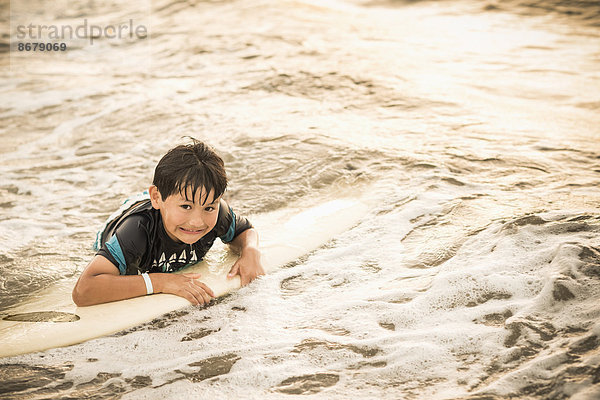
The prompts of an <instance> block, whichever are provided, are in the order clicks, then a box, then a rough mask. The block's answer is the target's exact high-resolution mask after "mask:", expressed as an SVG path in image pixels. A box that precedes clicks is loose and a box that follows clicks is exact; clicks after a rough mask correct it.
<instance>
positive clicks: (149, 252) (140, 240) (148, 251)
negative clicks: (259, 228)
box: [97, 200, 252, 275]
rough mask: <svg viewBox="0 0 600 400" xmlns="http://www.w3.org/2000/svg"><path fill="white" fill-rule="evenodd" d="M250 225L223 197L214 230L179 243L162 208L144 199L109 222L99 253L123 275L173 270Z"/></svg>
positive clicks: (230, 238) (103, 233) (196, 259)
mask: <svg viewBox="0 0 600 400" xmlns="http://www.w3.org/2000/svg"><path fill="white" fill-rule="evenodd" d="M249 228H252V224H250V222H249V221H248V220H247V219H246V218H244V217H239V216H236V215H235V214H234V213H233V210H232V209H231V207H229V205H228V204H227V203H226V202H225V200H221V203H220V208H219V216H218V217H217V223H216V225H215V227H214V228H213V229H212V230H211V231H210V232H208V233H207V234H206V235H204V236H203V237H202V238H201V239H200V240H198V241H197V242H196V243H194V244H186V243H182V242H176V241H174V240H173V239H171V238H170V237H169V236H168V235H167V232H166V231H165V228H164V227H163V222H162V218H161V215H160V211H159V210H156V209H154V208H153V207H152V204H151V203H150V200H144V201H141V202H137V203H135V204H133V205H132V206H131V207H129V208H128V209H126V210H125V211H124V212H123V213H122V214H121V215H120V216H118V217H116V218H114V219H112V220H111V221H109V222H108V223H107V225H106V226H105V228H104V230H103V231H102V232H101V233H100V236H99V239H100V242H99V243H101V244H102V245H101V247H100V250H99V251H98V253H97V254H99V255H101V256H103V257H106V258H107V259H108V260H110V262H112V263H113V264H114V265H115V266H116V267H117V268H118V269H119V272H120V273H121V275H136V274H141V273H144V272H173V271H177V270H179V269H181V268H183V267H185V266H187V265H190V264H194V263H196V262H198V261H200V260H202V258H203V257H204V255H205V254H206V252H207V251H208V250H209V249H210V247H211V246H212V244H213V243H214V241H215V239H216V238H217V237H219V238H220V239H221V240H222V241H223V242H224V243H229V242H231V241H232V240H233V239H235V237H237V236H238V235H239V234H240V233H242V232H243V231H245V230H246V229H249Z"/></svg>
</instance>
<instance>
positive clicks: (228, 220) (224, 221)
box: [216, 200, 252, 243]
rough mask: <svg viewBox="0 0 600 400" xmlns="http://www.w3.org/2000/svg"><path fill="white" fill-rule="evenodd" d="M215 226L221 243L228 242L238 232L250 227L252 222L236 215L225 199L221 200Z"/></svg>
mask: <svg viewBox="0 0 600 400" xmlns="http://www.w3.org/2000/svg"><path fill="white" fill-rule="evenodd" d="M216 228H217V231H216V233H217V236H219V238H220V239H221V240H222V241H223V243H230V242H232V241H233V239H235V238H236V237H237V236H238V235H239V234H240V233H242V232H244V231H245V230H246V229H250V228H252V224H251V223H250V221H248V219H247V218H245V217H242V216H239V215H236V214H235V213H234V212H233V209H232V208H231V207H229V204H227V202H226V201H225V200H221V204H220V209H219V217H218V219H217V224H216Z"/></svg>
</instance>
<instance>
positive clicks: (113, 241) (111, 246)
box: [106, 235, 127, 275]
mask: <svg viewBox="0 0 600 400" xmlns="http://www.w3.org/2000/svg"><path fill="white" fill-rule="evenodd" d="M106 248H107V249H108V251H109V252H110V254H111V255H112V256H113V257H114V258H115V260H117V263H119V265H118V267H119V273H120V274H121V275H125V273H126V272H127V263H126V262H125V256H124V255H123V250H121V245H120V244H119V241H118V240H117V235H112V237H111V238H110V240H109V241H108V242H106Z"/></svg>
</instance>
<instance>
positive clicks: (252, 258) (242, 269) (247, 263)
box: [227, 247, 265, 286]
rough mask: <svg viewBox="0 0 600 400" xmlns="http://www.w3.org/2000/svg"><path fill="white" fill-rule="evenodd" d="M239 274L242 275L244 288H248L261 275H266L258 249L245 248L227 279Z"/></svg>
mask: <svg viewBox="0 0 600 400" xmlns="http://www.w3.org/2000/svg"><path fill="white" fill-rule="evenodd" d="M238 274H239V275H240V279H241V281H242V286H246V285H247V284H249V283H250V282H252V281H253V280H254V279H256V278H257V277H258V276H259V275H264V274H265V270H264V269H263V266H262V263H261V261H260V250H258V249H257V248H256V247H246V248H244V250H243V251H242V254H241V255H240V258H239V259H238V260H237V261H236V262H235V264H233V267H231V270H230V271H229V274H228V275H227V278H233V277H234V276H235V275H238Z"/></svg>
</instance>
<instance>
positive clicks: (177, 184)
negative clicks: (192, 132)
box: [152, 138, 227, 204]
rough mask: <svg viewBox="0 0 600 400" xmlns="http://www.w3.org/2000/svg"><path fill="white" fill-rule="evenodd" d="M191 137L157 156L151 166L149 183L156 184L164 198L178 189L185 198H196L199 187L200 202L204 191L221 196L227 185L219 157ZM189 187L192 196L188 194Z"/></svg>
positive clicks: (203, 202)
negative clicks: (152, 176) (156, 163)
mask: <svg viewBox="0 0 600 400" xmlns="http://www.w3.org/2000/svg"><path fill="white" fill-rule="evenodd" d="M191 139H192V143H191V144H187V145H180V146H177V147H175V148H173V149H171V150H169V151H168V152H167V154H165V155H164V156H163V158H161V159H160V161H159V162H158V165H156V169H155V170H154V178H153V180H152V184H153V185H154V186H156V187H157V188H158V191H159V192H160V195H161V197H162V199H163V201H164V200H166V199H167V197H169V196H171V195H172V194H175V193H181V195H182V196H183V197H185V199H186V200H189V201H192V202H196V194H198V196H200V192H201V191H202V188H204V189H205V190H206V192H205V196H204V199H200V198H199V200H200V203H201V204H205V203H206V202H207V201H208V194H209V193H210V191H211V190H214V197H213V199H216V198H217V197H219V196H221V195H222V194H223V193H224V192H225V188H226V187H227V175H226V173H225V163H224V162H223V159H222V158H221V157H219V156H218V155H217V153H215V151H214V150H213V149H212V148H211V147H210V146H208V145H206V144H204V143H202V142H200V141H199V140H196V139H194V138H191ZM188 188H190V189H191V192H192V198H191V199H190V198H188V195H187V189H188Z"/></svg>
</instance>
